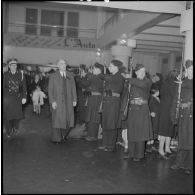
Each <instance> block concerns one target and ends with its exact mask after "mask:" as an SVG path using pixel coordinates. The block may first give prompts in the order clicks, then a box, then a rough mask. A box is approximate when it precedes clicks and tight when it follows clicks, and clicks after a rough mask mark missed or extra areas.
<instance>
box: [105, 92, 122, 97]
mask: <svg viewBox="0 0 195 195" xmlns="http://www.w3.org/2000/svg"><path fill="white" fill-rule="evenodd" d="M104 95H105V96H107V97H112V96H113V97H120V93H115V92H112V93H111V94H107V93H104Z"/></svg>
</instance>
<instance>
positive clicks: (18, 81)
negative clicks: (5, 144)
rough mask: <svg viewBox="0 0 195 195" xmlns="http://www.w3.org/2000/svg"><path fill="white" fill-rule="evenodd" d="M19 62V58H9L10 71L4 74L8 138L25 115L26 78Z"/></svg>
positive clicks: (4, 111) (4, 100)
mask: <svg viewBox="0 0 195 195" xmlns="http://www.w3.org/2000/svg"><path fill="white" fill-rule="evenodd" d="M17 64H18V60H17V59H14V58H12V59H10V60H8V65H9V71H7V72H5V73H4V75H3V114H4V119H5V123H6V125H5V126H6V134H7V137H8V138H9V137H10V136H11V134H12V133H16V132H17V130H18V125H19V120H20V119H22V118H23V117H24V115H23V112H22V104H25V103H26V98H27V91H26V80H25V77H24V76H23V75H22V73H21V72H20V71H18V70H17Z"/></svg>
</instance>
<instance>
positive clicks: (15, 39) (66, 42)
mask: <svg viewBox="0 0 195 195" xmlns="http://www.w3.org/2000/svg"><path fill="white" fill-rule="evenodd" d="M96 42H97V41H96V39H92V38H70V37H49V36H36V35H26V34H18V33H8V34H6V41H5V44H6V45H11V46H16V47H38V48H51V49H90V50H92V49H94V50H95V49H96Z"/></svg>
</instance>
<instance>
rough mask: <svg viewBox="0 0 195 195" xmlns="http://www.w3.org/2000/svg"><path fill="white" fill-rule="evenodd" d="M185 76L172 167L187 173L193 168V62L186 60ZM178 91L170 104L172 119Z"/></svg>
mask: <svg viewBox="0 0 195 195" xmlns="http://www.w3.org/2000/svg"><path fill="white" fill-rule="evenodd" d="M186 74H187V75H186V78H185V79H184V80H183V81H182V83H181V96H180V104H179V115H178V152H177V156H176V160H175V163H174V165H172V166H171V168H172V169H180V168H183V169H184V170H185V172H186V173H187V174H189V173H191V172H192V169H193V62H192V61H191V60H187V61H186ZM177 98H178V93H176V94H175V98H174V102H173V106H172V112H171V116H172V120H173V121H174V119H175V116H176V105H177Z"/></svg>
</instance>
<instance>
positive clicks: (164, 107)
mask: <svg viewBox="0 0 195 195" xmlns="http://www.w3.org/2000/svg"><path fill="white" fill-rule="evenodd" d="M177 74H178V72H177V71H176V70H172V71H170V72H169V73H168V75H167V78H166V79H165V80H164V82H163V83H162V85H161V88H160V119H159V132H158V134H159V136H160V142H159V150H158V152H159V157H161V158H164V159H168V156H166V154H167V153H168V154H171V153H172V152H171V150H170V141H171V138H172V137H173V136H174V124H173V122H172V121H171V115H170V112H171V105H172V101H173V98H174V95H175V91H176V83H175V82H174V81H175V78H176V76H177Z"/></svg>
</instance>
